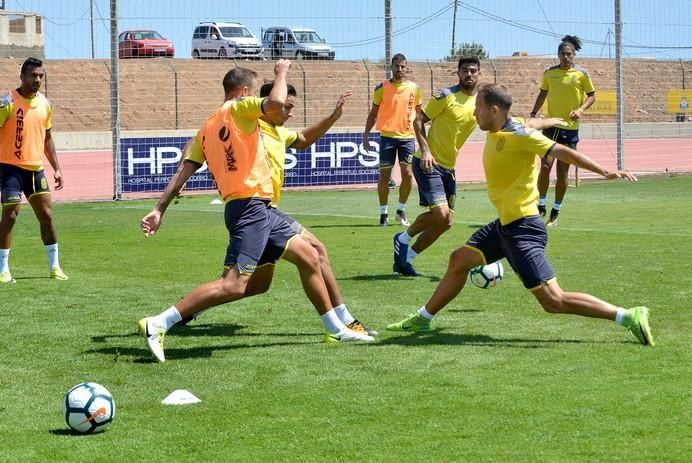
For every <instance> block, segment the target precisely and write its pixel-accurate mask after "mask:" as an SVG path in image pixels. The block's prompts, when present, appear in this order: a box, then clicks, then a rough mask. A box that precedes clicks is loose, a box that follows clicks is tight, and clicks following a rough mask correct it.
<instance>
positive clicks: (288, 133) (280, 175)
mask: <svg viewBox="0 0 692 463" xmlns="http://www.w3.org/2000/svg"><path fill="white" fill-rule="evenodd" d="M259 124H260V130H261V131H262V140H263V142H264V148H265V149H266V150H267V155H268V156H269V165H270V166H271V170H272V184H273V185H274V197H273V198H272V205H273V206H276V205H277V204H278V203H279V199H281V187H282V186H283V184H284V166H285V164H286V149H288V148H290V147H291V145H293V144H294V143H295V142H296V140H297V139H298V133H297V132H294V131H293V130H290V129H287V128H286V127H283V126H276V125H272V124H270V123H269V122H267V121H264V120H262V119H260V120H259Z"/></svg>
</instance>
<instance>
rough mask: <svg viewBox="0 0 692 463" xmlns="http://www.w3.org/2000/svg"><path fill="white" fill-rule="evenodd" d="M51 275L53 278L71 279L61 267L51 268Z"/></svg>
mask: <svg viewBox="0 0 692 463" xmlns="http://www.w3.org/2000/svg"><path fill="white" fill-rule="evenodd" d="M50 277H51V278H52V279H53V280H60V281H65V280H69V279H70V278H69V277H68V276H67V275H65V272H63V271H62V269H61V268H60V267H55V268H54V269H53V270H51V271H50Z"/></svg>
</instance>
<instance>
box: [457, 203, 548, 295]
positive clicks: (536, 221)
mask: <svg viewBox="0 0 692 463" xmlns="http://www.w3.org/2000/svg"><path fill="white" fill-rule="evenodd" d="M547 244H548V231H547V229H546V228H545V224H544V223H543V221H542V220H541V218H540V217H539V216H537V215H535V216H531V217H524V218H522V219H519V220H515V221H514V222H511V223H508V224H507V225H504V226H503V225H502V224H500V220H499V219H498V220H495V221H493V222H490V223H489V224H487V225H485V226H484V227H482V228H480V229H479V230H477V231H476V232H475V233H474V234H473V235H471V238H469V240H468V241H467V242H466V246H467V247H471V248H473V249H476V250H478V251H480V252H481V253H482V254H483V258H484V259H485V263H489V262H495V261H497V260H500V259H502V258H503V257H505V258H507V261H508V262H509V265H511V266H512V268H513V269H514V271H515V272H516V273H517V275H519V278H521V280H522V282H523V283H524V287H526V288H527V289H536V288H538V287H539V286H540V285H541V283H547V282H549V281H550V280H552V279H553V278H555V272H554V271H553V268H552V267H551V266H550V263H549V262H548V259H546V256H545V247H546V245H547Z"/></svg>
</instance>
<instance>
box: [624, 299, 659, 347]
mask: <svg viewBox="0 0 692 463" xmlns="http://www.w3.org/2000/svg"><path fill="white" fill-rule="evenodd" d="M630 311H631V313H632V321H631V322H630V323H629V325H628V326H627V329H628V330H630V332H631V333H632V334H633V335H634V336H635V337H636V338H637V339H638V340H639V342H641V343H642V344H644V345H645V346H652V347H653V346H655V345H656V343H655V342H654V337H653V335H652V334H651V328H650V327H649V309H647V308H646V307H643V306H642V307H633V308H631V309H630Z"/></svg>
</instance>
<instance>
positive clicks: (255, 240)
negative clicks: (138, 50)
mask: <svg viewBox="0 0 692 463" xmlns="http://www.w3.org/2000/svg"><path fill="white" fill-rule="evenodd" d="M290 64H291V63H290V61H288V60H279V61H278V62H277V63H276V65H275V68H274V75H275V85H274V89H273V90H272V92H271V93H270V94H269V96H268V97H267V98H258V97H254V96H247V95H253V94H254V92H255V90H256V88H257V75H256V73H255V72H254V71H251V70H248V69H244V68H234V69H232V70H231V71H230V72H229V73H228V74H227V75H226V77H225V78H224V89H225V90H226V93H227V96H228V93H230V92H231V90H232V88H233V87H236V86H240V87H242V88H243V89H244V90H243V96H244V97H243V98H238V99H230V100H227V101H226V102H225V103H224V104H223V105H222V106H221V107H220V108H219V109H218V110H217V111H216V112H214V114H212V115H211V117H209V119H208V120H207V122H206V123H205V125H204V126H203V127H202V128H201V129H200V131H199V132H198V133H197V136H196V137H195V138H194V140H193V142H192V144H191V146H190V147H189V154H188V155H187V157H186V160H185V162H184V164H183V167H182V168H180V169H178V171H177V172H176V174H175V175H174V177H173V178H172V179H171V181H170V182H169V183H168V185H167V186H166V189H165V190H164V193H163V195H162V196H161V199H160V200H159V202H158V203H157V205H156V207H155V208H154V209H153V210H152V211H151V212H150V213H149V214H147V215H146V216H145V217H144V218H143V219H142V223H141V225H142V231H143V232H144V234H145V235H146V236H151V235H153V234H154V233H156V231H157V230H158V229H159V227H160V225H161V219H162V216H163V213H164V212H165V210H166V208H167V207H168V205H169V204H170V202H171V201H172V200H173V198H174V197H175V195H176V194H177V192H178V191H179V189H180V188H181V187H182V185H183V184H184V183H185V182H186V181H187V179H189V178H190V176H191V175H192V174H193V173H194V172H195V171H196V170H197V169H198V168H199V167H200V166H201V165H202V164H203V163H204V161H206V162H207V165H208V167H209V171H210V172H211V174H212V175H213V177H214V181H215V182H216V185H217V188H218V190H219V193H220V194H221V197H222V198H223V200H224V201H225V203H226V206H225V214H224V216H225V222H226V228H227V229H228V233H229V244H228V248H227V250H226V258H225V261H224V271H223V273H222V275H221V277H220V278H218V279H216V280H213V281H211V282H208V283H205V284H202V285H201V286H198V287H197V288H195V289H193V290H192V291H191V292H189V293H188V294H187V295H185V296H184V297H183V298H182V299H181V300H180V301H178V302H177V303H176V304H175V305H173V306H171V307H170V308H168V309H166V310H164V311H163V312H161V313H160V314H158V315H156V316H153V317H145V318H143V319H141V320H140V321H139V328H140V332H141V333H142V335H143V336H144V337H145V338H146V341H147V345H148V347H149V350H150V351H151V352H152V354H153V355H154V357H155V358H156V359H157V360H158V361H159V362H164V361H165V354H164V350H163V339H164V336H165V334H166V332H167V331H168V330H169V329H170V328H171V327H172V326H173V325H175V324H176V323H179V322H180V321H182V320H183V319H186V318H189V317H192V316H194V315H195V314H197V313H199V312H201V311H203V310H206V309H208V308H211V307H214V306H217V305H220V304H224V303H227V302H231V301H235V300H238V299H241V298H243V297H245V295H246V292H247V291H248V290H249V288H251V287H252V284H253V283H252V281H253V279H252V277H253V274H254V273H255V270H256V269H257V267H258V263H259V262H260V259H261V257H262V256H263V254H264V253H265V252H271V253H272V254H274V255H276V254H279V255H282V257H283V258H284V259H286V260H288V261H289V262H291V263H293V264H295V265H296V266H297V267H298V272H299V274H300V278H301V281H302V283H303V288H304V290H305V293H306V295H307V296H308V298H309V299H310V302H312V304H313V305H314V306H315V309H316V310H317V312H318V313H319V314H320V317H321V318H322V322H323V323H324V326H325V329H326V330H327V332H328V334H327V336H326V337H325V340H327V339H329V340H332V339H334V340H337V341H374V338H373V337H371V336H369V335H366V334H362V333H359V332H355V331H353V330H350V329H349V328H347V327H346V326H345V325H344V324H343V323H342V322H341V321H340V320H339V318H338V316H337V315H336V313H335V311H334V310H333V309H332V307H331V303H330V300H329V294H328V292H327V288H326V286H325V283H324V279H323V278H322V274H321V271H320V265H319V256H318V254H317V251H316V250H315V249H314V248H313V247H312V246H311V245H310V244H309V243H307V242H306V241H304V240H302V239H295V238H296V237H297V235H296V233H295V231H294V230H292V229H291V227H290V226H289V225H288V223H287V222H286V221H285V220H283V219H282V218H280V217H278V216H276V215H274V214H272V213H271V207H270V203H271V200H272V198H273V197H274V187H273V183H272V172H271V166H270V163H269V159H268V157H267V153H266V150H265V148H264V144H263V142H262V140H261V135H260V128H259V124H258V119H259V118H260V117H261V116H262V115H263V114H270V113H273V112H276V111H280V110H282V109H283V107H284V104H285V102H286V94H287V89H286V74H287V73H288V70H289V68H290ZM227 80H228V84H227ZM186 151H188V150H186Z"/></svg>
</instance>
